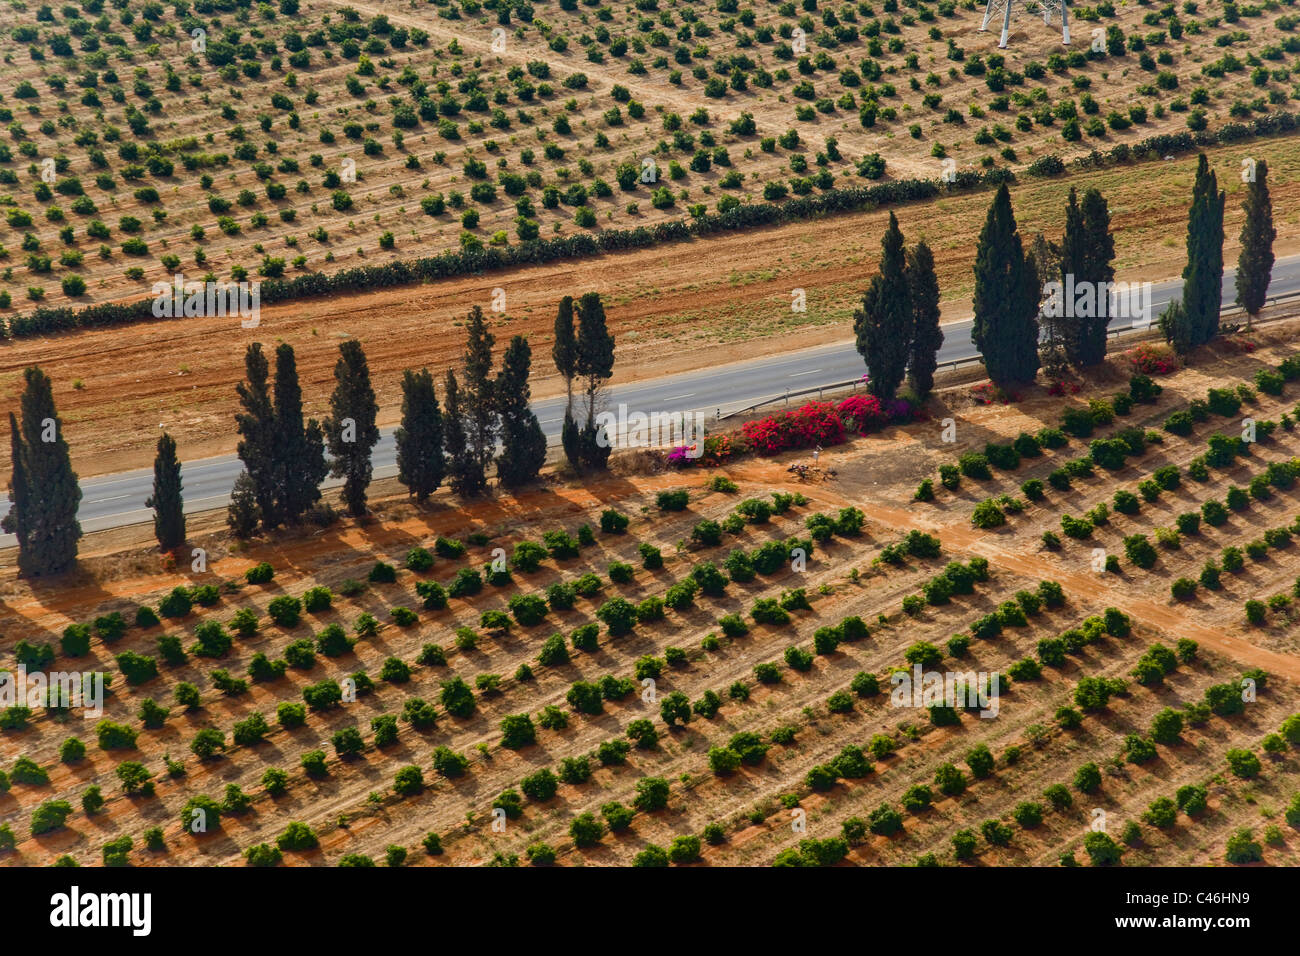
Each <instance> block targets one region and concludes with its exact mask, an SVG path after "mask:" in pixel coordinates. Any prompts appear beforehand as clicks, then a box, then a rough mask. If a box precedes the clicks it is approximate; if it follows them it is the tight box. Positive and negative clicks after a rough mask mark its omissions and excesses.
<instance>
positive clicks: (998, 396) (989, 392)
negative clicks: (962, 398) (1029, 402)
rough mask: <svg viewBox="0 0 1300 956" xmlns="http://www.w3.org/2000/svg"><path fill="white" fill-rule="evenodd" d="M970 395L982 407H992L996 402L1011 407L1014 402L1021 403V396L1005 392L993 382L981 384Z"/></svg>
mask: <svg viewBox="0 0 1300 956" xmlns="http://www.w3.org/2000/svg"><path fill="white" fill-rule="evenodd" d="M970 394H971V397H972V398H973V399H975V401H977V402H979V403H980V404H981V405H992V404H993V403H995V402H997V403H999V404H1002V405H1010V404H1011V403H1012V402H1018V401H1020V396H1019V395H1017V394H1016V393H1015V392H1004V391H1003V390H1002V389H1001V388H999V387H998V386H997V385H994V384H993V383H992V382H980V383H979V384H978V385H976V386H975V387H974V388H972V389H971V390H970Z"/></svg>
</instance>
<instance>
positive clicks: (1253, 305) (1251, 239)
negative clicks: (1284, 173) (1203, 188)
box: [1237, 159, 1277, 325]
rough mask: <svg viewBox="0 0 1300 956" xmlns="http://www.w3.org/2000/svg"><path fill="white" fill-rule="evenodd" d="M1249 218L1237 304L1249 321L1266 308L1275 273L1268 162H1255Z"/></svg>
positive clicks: (1243, 240)
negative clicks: (1269, 286)
mask: <svg viewBox="0 0 1300 956" xmlns="http://www.w3.org/2000/svg"><path fill="white" fill-rule="evenodd" d="M1242 209H1243V210H1245V213H1246V221H1245V222H1243V223H1242V224H1241V254H1240V255H1239V256H1237V305H1239V306H1241V307H1242V308H1243V309H1245V311H1246V321H1247V324H1248V325H1249V323H1251V322H1254V320H1255V317H1256V316H1258V315H1259V310H1260V309H1262V308H1264V300H1265V299H1266V298H1267V296H1268V283H1269V281H1270V279H1271V278H1272V276H1273V240H1274V239H1276V238H1277V230H1276V229H1274V228H1273V200H1272V199H1271V198H1270V196H1269V194H1268V163H1266V162H1264V160H1262V159H1261V160H1258V161H1257V162H1256V163H1255V178H1254V180H1253V181H1251V182H1249V183H1247V184H1246V201H1245V202H1244V203H1243V204H1242Z"/></svg>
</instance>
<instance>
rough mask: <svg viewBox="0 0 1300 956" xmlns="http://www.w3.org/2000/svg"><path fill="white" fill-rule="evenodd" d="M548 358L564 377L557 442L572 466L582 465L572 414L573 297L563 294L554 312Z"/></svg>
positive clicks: (575, 345) (575, 359)
mask: <svg viewBox="0 0 1300 956" xmlns="http://www.w3.org/2000/svg"><path fill="white" fill-rule="evenodd" d="M551 358H552V359H553V360H554V362H555V370H556V371H557V372H559V373H560V377H561V378H562V379H564V394H565V402H564V424H563V426H562V427H561V430H560V444H562V445H563V446H564V455H565V457H566V458H568V459H569V463H570V464H571V465H573V466H574V467H581V465H582V442H581V439H580V437H579V433H580V429H579V427H578V423H577V421H576V417H575V416H574V414H573V378H574V376H575V375H576V374H577V369H578V340H577V336H576V334H575V333H574V330H573V296H571V295H566V296H565V297H564V298H563V299H561V300H560V308H559V310H558V311H557V312H556V315H555V343H554V344H553V345H552V346H551Z"/></svg>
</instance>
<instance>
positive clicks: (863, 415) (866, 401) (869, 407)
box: [837, 395, 889, 434]
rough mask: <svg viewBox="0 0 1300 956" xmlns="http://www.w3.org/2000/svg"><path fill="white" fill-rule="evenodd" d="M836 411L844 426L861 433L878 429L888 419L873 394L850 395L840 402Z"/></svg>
mask: <svg viewBox="0 0 1300 956" xmlns="http://www.w3.org/2000/svg"><path fill="white" fill-rule="evenodd" d="M837 411H838V412H839V414H840V420H841V421H843V422H844V427H845V428H847V429H849V430H850V431H855V432H861V433H863V434H866V433H867V432H874V431H879V430H880V429H881V428H884V427H885V424H886V423H887V422H888V420H889V419H888V416H887V415H886V414H885V410H884V409H883V408H881V407H880V400H879V399H878V398H876V396H874V395H850V396H849V397H848V398H846V399H844V400H843V401H841V402H840V404H839V405H838V406H837Z"/></svg>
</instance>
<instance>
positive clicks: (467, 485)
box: [442, 369, 487, 498]
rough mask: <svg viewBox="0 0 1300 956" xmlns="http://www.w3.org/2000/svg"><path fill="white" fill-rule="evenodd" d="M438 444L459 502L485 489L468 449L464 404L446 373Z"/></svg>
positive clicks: (452, 378) (480, 469)
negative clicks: (459, 498) (442, 452)
mask: <svg viewBox="0 0 1300 956" xmlns="http://www.w3.org/2000/svg"><path fill="white" fill-rule="evenodd" d="M442 399H443V401H442V410H443V414H442V444H443V447H444V448H445V449H446V450H447V479H448V483H449V484H450V485H451V490H452V491H454V492H456V494H458V495H460V496H461V497H463V498H470V497H473V496H474V495H477V494H481V493H482V491H483V488H484V487H485V486H486V485H487V479H486V478H485V477H484V474H483V467H482V465H480V464H479V460H478V456H476V455H475V454H474V450H473V448H472V447H471V446H470V441H469V435H468V432H467V429H466V428H465V417H464V415H465V408H464V400H463V399H462V398H461V397H460V385H459V383H458V382H457V381H456V373H455V372H454V371H452V370H451V369H448V370H447V384H446V385H445V386H444V387H443V392H442Z"/></svg>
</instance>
